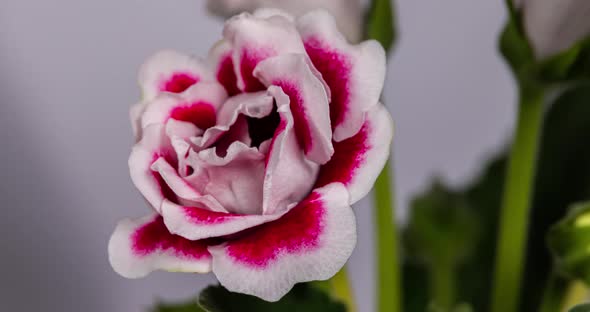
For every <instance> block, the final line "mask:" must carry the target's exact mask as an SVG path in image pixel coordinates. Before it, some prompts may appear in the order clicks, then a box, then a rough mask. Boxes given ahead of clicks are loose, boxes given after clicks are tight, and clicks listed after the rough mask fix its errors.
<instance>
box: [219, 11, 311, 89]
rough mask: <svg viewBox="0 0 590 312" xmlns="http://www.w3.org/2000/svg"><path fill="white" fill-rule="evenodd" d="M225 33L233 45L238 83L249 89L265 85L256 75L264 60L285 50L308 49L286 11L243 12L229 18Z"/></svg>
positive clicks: (241, 87)
mask: <svg viewBox="0 0 590 312" xmlns="http://www.w3.org/2000/svg"><path fill="white" fill-rule="evenodd" d="M223 36H224V38H225V40H227V41H228V42H229V43H230V44H231V46H232V47H233V52H232V60H233V65H234V68H235V73H236V76H237V81H238V87H239V89H240V90H243V91H245V92H255V91H261V90H264V89H265V87H264V85H263V84H262V83H261V82H260V81H259V80H258V79H256V78H255V77H254V75H253V71H254V68H256V65H257V64H258V63H259V62H260V61H262V60H264V59H266V58H269V57H272V56H275V55H280V54H283V53H305V48H304V47H303V44H302V42H301V37H300V36H299V34H298V32H297V29H296V28H295V25H294V24H293V22H292V20H291V19H289V18H287V17H285V15H273V16H263V15H260V16H256V15H252V14H249V13H242V14H240V15H237V16H234V17H233V18H231V19H229V20H228V21H227V22H226V24H225V28H224V30H223Z"/></svg>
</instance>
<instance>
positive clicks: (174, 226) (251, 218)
mask: <svg viewBox="0 0 590 312" xmlns="http://www.w3.org/2000/svg"><path fill="white" fill-rule="evenodd" d="M162 216H163V218H164V222H165V223H166V227H167V228H168V229H169V230H170V232H172V233H174V234H177V235H180V236H182V237H184V238H187V239H190V240H198V239H204V238H209V237H219V236H225V235H230V234H234V233H237V232H240V231H242V230H246V229H249V228H251V227H254V226H257V225H260V224H263V223H266V222H269V221H273V220H276V219H278V218H280V217H281V214H275V215H240V214H235V213H224V212H217V211H211V210H208V209H203V208H200V207H189V206H180V205H177V204H175V203H173V202H170V201H164V203H163V204H162Z"/></svg>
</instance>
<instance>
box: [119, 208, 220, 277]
mask: <svg viewBox="0 0 590 312" xmlns="http://www.w3.org/2000/svg"><path fill="white" fill-rule="evenodd" d="M207 247H208V243H207V242H206V241H203V240H197V241H191V240H187V239H185V238H183V237H181V236H178V235H174V234H171V233H170V232H169V231H168V229H167V228H166V226H165V225H164V222H163V220H162V217H160V216H159V215H157V214H152V215H149V216H146V217H143V218H140V219H135V220H132V219H124V220H122V221H120V222H119V224H117V227H116V228H115V231H114V233H113V235H112V236H111V239H110V241H109V261H110V263H111V266H112V267H113V269H114V270H115V271H116V272H117V273H119V274H120V275H122V276H124V277H126V278H139V277H144V276H146V275H148V274H149V273H150V272H153V271H155V270H165V271H173V272H197V273H207V272H210V271H211V255H210V254H209V252H208V251H207Z"/></svg>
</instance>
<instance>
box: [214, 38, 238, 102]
mask: <svg viewBox="0 0 590 312" xmlns="http://www.w3.org/2000/svg"><path fill="white" fill-rule="evenodd" d="M232 52H233V49H232V46H231V44H230V43H229V42H228V41H227V40H220V41H219V42H217V43H216V44H215V45H214V46H213V48H211V50H210V51H209V58H208V60H209V63H210V64H212V65H213V71H214V73H215V78H217V81H218V82H219V83H221V84H222V85H223V86H224V87H225V90H226V91H227V93H228V94H229V95H230V96H232V95H236V94H238V93H240V89H238V77H237V76H236V71H235V69H234V61H233V59H232Z"/></svg>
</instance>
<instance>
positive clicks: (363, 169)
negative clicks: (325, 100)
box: [316, 104, 393, 204]
mask: <svg viewBox="0 0 590 312" xmlns="http://www.w3.org/2000/svg"><path fill="white" fill-rule="evenodd" d="M392 136H393V122H392V120H391V116H390V115H389V112H387V109H386V108H385V107H384V106H383V105H381V104H379V105H378V106H377V107H374V108H373V109H372V110H371V111H370V112H369V113H368V115H367V119H366V120H365V122H364V124H363V127H362V128H361V130H360V131H359V132H358V133H357V134H356V135H355V136H353V137H351V138H348V139H346V140H344V141H341V142H336V143H334V156H332V159H330V161H329V162H328V163H327V164H325V165H323V166H322V167H321V168H320V173H319V175H318V179H317V182H316V187H319V186H324V185H327V184H330V183H332V182H340V183H342V184H344V185H345V186H346V187H347V188H348V191H349V192H350V204H353V203H355V202H357V201H358V200H359V199H361V198H363V197H364V196H365V195H367V193H368V192H369V191H370V190H371V188H373V184H374V183H375V180H376V179H377V176H379V173H380V172H381V170H382V169H383V166H385V162H386V161H387V159H388V158H389V153H390V148H391V139H392Z"/></svg>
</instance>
